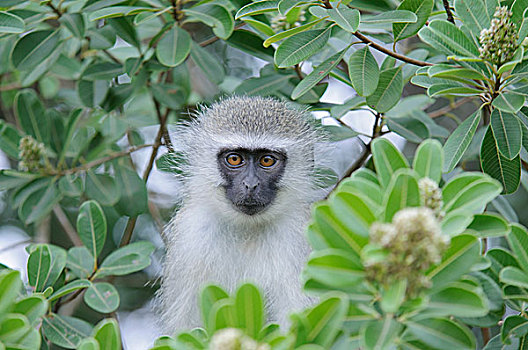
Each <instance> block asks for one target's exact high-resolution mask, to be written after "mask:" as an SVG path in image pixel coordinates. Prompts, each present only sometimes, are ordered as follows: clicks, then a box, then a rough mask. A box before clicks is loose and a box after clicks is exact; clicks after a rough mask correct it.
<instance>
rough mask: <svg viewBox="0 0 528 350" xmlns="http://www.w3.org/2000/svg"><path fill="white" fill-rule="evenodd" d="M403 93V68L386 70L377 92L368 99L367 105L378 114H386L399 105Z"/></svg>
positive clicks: (380, 77) (382, 73) (381, 75)
mask: <svg viewBox="0 0 528 350" xmlns="http://www.w3.org/2000/svg"><path fill="white" fill-rule="evenodd" d="M402 91H403V76H402V71H401V67H396V68H391V69H387V70H384V71H382V72H381V73H380V76H379V82H378V86H377V87H376V90H375V91H374V92H373V93H372V94H371V95H370V96H368V97H367V104H368V105H369V107H371V108H373V109H374V110H376V111H377V112H379V113H385V112H387V111H389V110H390V109H391V108H392V107H394V106H395V105H396V104H397V103H398V101H399V100H400V98H401V94H402Z"/></svg>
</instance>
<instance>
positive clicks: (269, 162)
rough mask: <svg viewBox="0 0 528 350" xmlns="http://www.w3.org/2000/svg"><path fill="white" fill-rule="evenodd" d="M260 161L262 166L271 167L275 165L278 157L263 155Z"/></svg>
mask: <svg viewBox="0 0 528 350" xmlns="http://www.w3.org/2000/svg"><path fill="white" fill-rule="evenodd" d="M259 162H260V165H261V166H263V167H265V168H269V167H272V166H274V165H275V163H276V162H277V159H276V158H275V157H273V156H263V157H262V158H260V161H259Z"/></svg>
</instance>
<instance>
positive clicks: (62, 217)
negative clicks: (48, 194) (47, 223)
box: [53, 204, 83, 247]
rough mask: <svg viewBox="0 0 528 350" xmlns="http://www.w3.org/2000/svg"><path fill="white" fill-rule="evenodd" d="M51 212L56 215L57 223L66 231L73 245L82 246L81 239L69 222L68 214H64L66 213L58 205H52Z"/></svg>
mask: <svg viewBox="0 0 528 350" xmlns="http://www.w3.org/2000/svg"><path fill="white" fill-rule="evenodd" d="M53 213H54V214H55V216H56V217H57V220H59V223H60V224H61V226H62V228H63V229H64V232H66V235H67V236H68V238H69V239H70V241H72V243H73V245H74V246H76V247H80V246H82V245H83V244H82V242H81V239H80V238H79V235H78V234H77V231H76V230H75V228H73V226H72V224H71V223H70V220H69V219H68V216H66V213H65V212H64V210H62V208H61V207H60V205H58V204H57V205H56V206H54V207H53Z"/></svg>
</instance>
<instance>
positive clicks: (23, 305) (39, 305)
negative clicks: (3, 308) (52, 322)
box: [13, 290, 48, 327]
mask: <svg viewBox="0 0 528 350" xmlns="http://www.w3.org/2000/svg"><path fill="white" fill-rule="evenodd" d="M15 291H16V290H15ZM47 311H48V301H47V300H46V299H45V298H44V297H43V296H42V295H38V294H35V295H30V296H28V297H25V298H23V299H21V300H19V301H17V303H16V304H15V306H14V308H13V313H17V314H22V315H24V316H26V318H27V319H28V321H29V323H30V324H31V325H32V326H33V327H34V326H36V325H37V324H38V323H40V318H41V317H43V316H44V315H45V314H46V312H47Z"/></svg>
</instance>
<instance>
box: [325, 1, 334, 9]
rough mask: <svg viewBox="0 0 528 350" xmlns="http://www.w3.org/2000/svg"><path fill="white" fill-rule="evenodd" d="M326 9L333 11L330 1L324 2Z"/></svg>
mask: <svg viewBox="0 0 528 350" xmlns="http://www.w3.org/2000/svg"><path fill="white" fill-rule="evenodd" d="M323 4H324V7H325V8H327V9H331V8H332V5H331V4H330V0H323Z"/></svg>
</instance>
